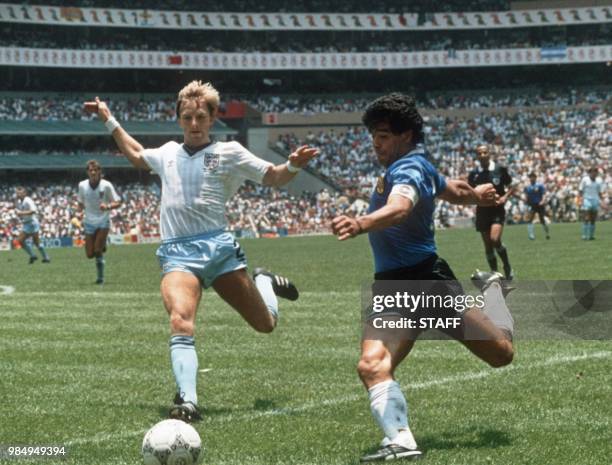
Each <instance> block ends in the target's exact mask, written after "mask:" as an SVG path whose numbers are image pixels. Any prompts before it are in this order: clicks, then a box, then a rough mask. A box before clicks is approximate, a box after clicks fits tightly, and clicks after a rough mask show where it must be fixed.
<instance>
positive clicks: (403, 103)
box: [361, 93, 424, 144]
mask: <svg viewBox="0 0 612 465" xmlns="http://www.w3.org/2000/svg"><path fill="white" fill-rule="evenodd" d="M361 120H362V121H363V124H364V125H365V127H367V128H368V130H369V131H372V130H373V129H374V128H375V127H376V126H378V125H379V124H380V123H388V124H389V127H390V129H391V132H392V133H393V134H401V133H403V132H406V131H408V130H412V135H413V142H414V143H415V144H419V143H422V142H423V140H424V136H423V118H422V117H421V115H420V114H419V112H418V111H417V108H416V104H415V102H414V99H413V98H412V97H409V96H408V95H404V94H399V93H393V94H389V95H385V96H383V97H379V98H377V99H376V100H374V101H373V102H372V103H370V104H369V105H368V106H367V108H366V110H365V113H364V114H363V116H362V118H361Z"/></svg>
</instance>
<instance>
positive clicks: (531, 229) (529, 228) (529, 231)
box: [527, 223, 535, 237]
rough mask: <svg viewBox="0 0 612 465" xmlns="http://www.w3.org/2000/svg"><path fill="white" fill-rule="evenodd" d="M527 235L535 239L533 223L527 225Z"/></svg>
mask: <svg viewBox="0 0 612 465" xmlns="http://www.w3.org/2000/svg"><path fill="white" fill-rule="evenodd" d="M527 234H529V237H535V227H534V225H533V223H529V224H528V225H527Z"/></svg>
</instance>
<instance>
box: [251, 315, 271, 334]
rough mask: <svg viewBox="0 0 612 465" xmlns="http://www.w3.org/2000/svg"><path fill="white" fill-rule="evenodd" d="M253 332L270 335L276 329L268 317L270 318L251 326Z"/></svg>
mask: <svg viewBox="0 0 612 465" xmlns="http://www.w3.org/2000/svg"><path fill="white" fill-rule="evenodd" d="M251 326H252V327H253V329H254V330H255V331H257V332H258V333H263V334H270V333H271V332H272V331H274V328H276V321H275V320H274V318H272V315H270V318H267V319H262V320H261V321H257V322H255V323H253V324H252V325H251Z"/></svg>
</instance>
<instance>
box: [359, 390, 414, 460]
mask: <svg viewBox="0 0 612 465" xmlns="http://www.w3.org/2000/svg"><path fill="white" fill-rule="evenodd" d="M368 394H369V397H370V410H371V411H372V415H374V418H375V419H376V421H377V423H378V424H379V426H380V427H381V428H382V430H383V431H384V432H385V436H386V440H387V441H388V442H389V443H393V444H398V445H400V446H403V447H406V448H408V449H416V447H417V445H416V441H415V440H414V436H413V435H412V432H411V431H410V428H409V427H408V405H407V404H406V398H405V397H404V394H403V393H402V390H401V389H400V386H399V384H398V383H397V382H396V381H394V380H389V381H383V382H382V383H378V384H376V385H374V386H372V387H371V388H370V389H368ZM387 441H385V440H383V442H387Z"/></svg>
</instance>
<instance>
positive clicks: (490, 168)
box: [478, 160, 495, 173]
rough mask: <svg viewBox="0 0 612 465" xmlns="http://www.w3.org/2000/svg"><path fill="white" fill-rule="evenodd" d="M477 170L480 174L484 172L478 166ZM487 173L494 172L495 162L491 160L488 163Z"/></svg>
mask: <svg viewBox="0 0 612 465" xmlns="http://www.w3.org/2000/svg"><path fill="white" fill-rule="evenodd" d="M478 169H479V170H480V172H481V173H482V172H483V171H484V169H483V167H482V166H479V167H478ZM487 171H495V162H494V161H493V160H490V161H489V169H488V170H487Z"/></svg>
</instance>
